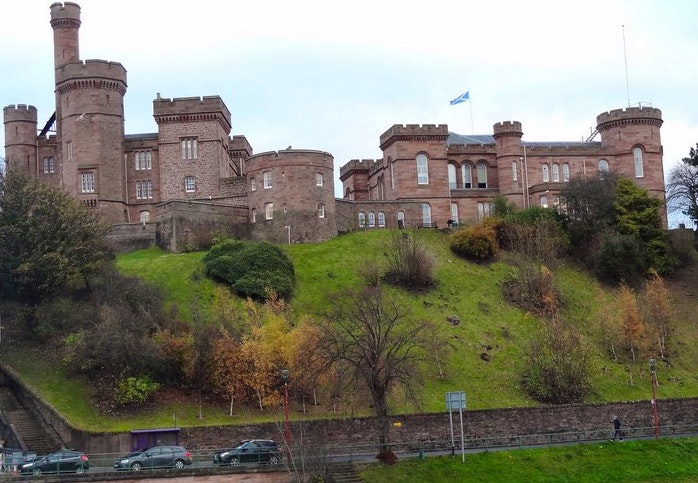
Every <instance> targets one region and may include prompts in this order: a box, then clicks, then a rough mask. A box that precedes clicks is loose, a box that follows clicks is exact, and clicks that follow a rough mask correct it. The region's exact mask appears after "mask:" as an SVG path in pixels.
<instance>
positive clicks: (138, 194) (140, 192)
mask: <svg viewBox="0 0 698 483" xmlns="http://www.w3.org/2000/svg"><path fill="white" fill-rule="evenodd" d="M141 198H143V185H142V184H141V182H140V181H136V199H137V200H140V199H141Z"/></svg>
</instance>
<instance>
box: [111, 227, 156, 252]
mask: <svg viewBox="0 0 698 483" xmlns="http://www.w3.org/2000/svg"><path fill="white" fill-rule="evenodd" d="M155 231H156V224H155V223H123V224H119V225H112V229H111V232H110V233H109V235H108V236H107V240H108V241H109V243H110V244H111V246H112V247H113V248H114V250H115V251H116V252H117V253H125V252H132V251H134V250H142V249H144V248H150V247H152V246H154V245H155Z"/></svg>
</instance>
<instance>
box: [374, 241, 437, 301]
mask: <svg viewBox="0 0 698 483" xmlns="http://www.w3.org/2000/svg"><path fill="white" fill-rule="evenodd" d="M385 258H386V268H385V275H384V277H383V278H384V279H385V280H386V281H387V282H389V283H393V284H395V285H400V286H403V287H406V288H416V289H419V288H425V287H429V286H431V285H432V284H433V283H434V258H433V257H432V255H431V254H430V253H429V251H428V250H427V247H426V245H425V244H424V243H423V242H422V240H421V238H420V237H419V236H418V235H417V232H413V233H411V234H410V233H407V232H405V231H396V232H395V234H394V235H393V236H392V237H391V239H390V241H389V242H388V243H386V246H385Z"/></svg>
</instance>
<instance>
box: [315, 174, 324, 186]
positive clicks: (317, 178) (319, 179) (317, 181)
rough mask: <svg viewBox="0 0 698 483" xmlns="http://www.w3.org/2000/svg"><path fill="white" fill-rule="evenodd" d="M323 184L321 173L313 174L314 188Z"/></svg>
mask: <svg viewBox="0 0 698 483" xmlns="http://www.w3.org/2000/svg"><path fill="white" fill-rule="evenodd" d="M323 184H325V179H324V177H323V176H322V173H315V186H322V185H323Z"/></svg>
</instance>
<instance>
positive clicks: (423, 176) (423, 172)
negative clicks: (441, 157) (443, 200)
mask: <svg viewBox="0 0 698 483" xmlns="http://www.w3.org/2000/svg"><path fill="white" fill-rule="evenodd" d="M417 184H429V164H428V162H427V157H426V155H425V154H418V155H417Z"/></svg>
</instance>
